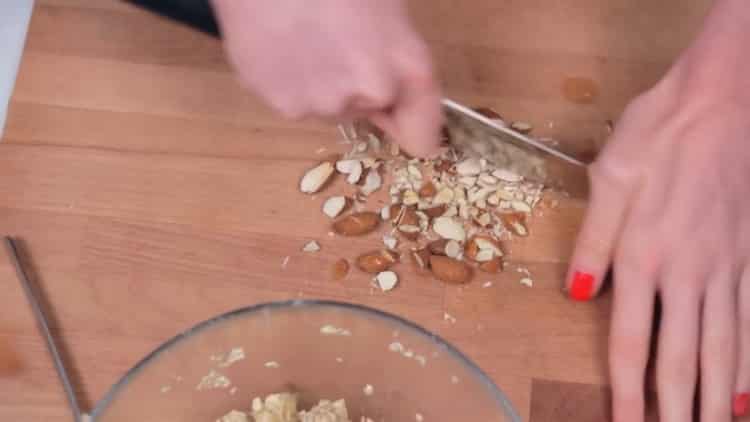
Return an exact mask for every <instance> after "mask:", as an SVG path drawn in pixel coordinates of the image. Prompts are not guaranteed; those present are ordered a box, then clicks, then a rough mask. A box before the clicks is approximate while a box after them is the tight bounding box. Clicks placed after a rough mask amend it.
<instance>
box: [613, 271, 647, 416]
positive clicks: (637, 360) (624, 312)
mask: <svg viewBox="0 0 750 422" xmlns="http://www.w3.org/2000/svg"><path fill="white" fill-rule="evenodd" d="M638 268H639V267H638V266H636V265H631V264H630V263H629V262H623V261H619V260H618V261H617V264H615V274H616V277H617V281H616V283H615V285H614V288H615V295H614V302H613V307H612V320H611V329H610V336H609V367H610V375H611V380H612V417H613V420H614V422H642V421H643V418H644V414H645V399H644V376H645V372H646V365H647V363H648V356H649V346H650V339H651V324H652V320H653V313H654V297H655V294H656V292H655V290H654V287H653V286H654V285H655V283H653V282H651V280H649V278H648V275H647V274H645V273H642V272H640V271H639V269H638Z"/></svg>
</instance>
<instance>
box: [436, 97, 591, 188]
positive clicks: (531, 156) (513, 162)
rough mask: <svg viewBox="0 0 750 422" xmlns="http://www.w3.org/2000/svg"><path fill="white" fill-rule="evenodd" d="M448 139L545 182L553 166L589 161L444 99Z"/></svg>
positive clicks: (453, 143)
mask: <svg viewBox="0 0 750 422" xmlns="http://www.w3.org/2000/svg"><path fill="white" fill-rule="evenodd" d="M443 111H444V113H445V118H446V130H447V131H448V138H449V139H448V140H449V142H450V143H451V145H453V146H454V147H455V148H457V149H459V150H460V151H462V152H464V153H465V154H467V155H470V156H476V157H479V158H484V159H486V160H488V161H490V162H492V163H493V164H495V165H497V166H499V167H503V168H506V169H508V170H511V171H513V172H515V173H517V174H519V175H521V176H524V177H525V178H527V179H530V180H533V181H538V182H544V181H545V179H546V178H547V174H548V171H547V170H548V168H549V167H559V164H561V163H565V164H567V165H570V166H576V167H579V166H580V167H584V166H585V165H586V164H585V163H583V162H582V161H580V160H578V159H577V158H575V157H573V156H571V155H570V154H567V153H565V152H563V151H560V150H558V149H555V148H553V147H551V146H549V145H546V144H544V143H542V142H540V141H538V140H536V139H533V138H530V137H528V136H525V135H523V134H522V133H520V132H518V131H516V130H513V129H511V128H508V127H507V126H505V125H504V124H503V123H502V122H499V121H497V120H495V119H492V118H489V117H487V116H484V115H482V114H481V113H479V112H477V111H475V110H472V109H471V108H469V107H466V106H464V105H461V104H459V103H457V102H455V101H452V100H449V99H443Z"/></svg>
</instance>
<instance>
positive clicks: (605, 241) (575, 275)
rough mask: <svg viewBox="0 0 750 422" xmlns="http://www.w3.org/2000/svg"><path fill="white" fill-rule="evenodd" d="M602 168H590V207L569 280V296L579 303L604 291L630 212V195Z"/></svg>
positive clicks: (567, 284)
mask: <svg viewBox="0 0 750 422" xmlns="http://www.w3.org/2000/svg"><path fill="white" fill-rule="evenodd" d="M600 166H601V163H600V162H596V163H594V164H592V166H591V167H590V168H589V180H590V182H589V183H590V185H591V195H590V201H589V206H588V209H587V211H586V216H585V218H584V220H583V225H582V226H581V231H580V232H579V234H578V239H577V240H576V246H575V250H574V252H573V256H572V258H571V262H570V268H569V269H568V275H567V277H566V283H565V287H566V290H567V292H568V296H569V297H570V298H571V299H572V300H575V301H587V300H590V299H591V298H593V297H594V296H596V295H597V294H598V292H599V290H600V289H601V287H602V284H603V281H604V278H605V276H606V275H607V272H608V271H609V268H610V265H611V263H612V259H613V256H614V252H615V248H616V247H617V241H618V239H619V237H620V232H621V230H622V226H623V224H624V221H625V218H626V214H627V209H628V205H627V204H628V200H629V192H627V191H626V189H625V188H624V187H623V185H622V184H619V183H617V182H615V181H614V178H613V177H611V176H608V175H607V174H608V172H607V171H606V170H605V171H603V172H602V171H599V169H600Z"/></svg>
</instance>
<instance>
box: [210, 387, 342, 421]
mask: <svg viewBox="0 0 750 422" xmlns="http://www.w3.org/2000/svg"><path fill="white" fill-rule="evenodd" d="M216 422H351V420H350V419H349V413H348V411H347V409H346V402H345V401H344V400H343V399H341V400H336V401H330V400H321V401H320V402H319V403H318V404H317V405H316V406H314V407H313V408H312V409H310V410H308V411H305V410H302V411H297V395H296V394H292V393H278V394H271V395H269V396H267V397H266V398H265V399H261V398H260V397H256V398H255V399H253V403H252V410H251V412H250V413H249V414H247V413H244V412H241V411H239V410H232V411H231V412H229V413H227V414H226V415H224V416H222V417H221V418H219V419H217V421H216Z"/></svg>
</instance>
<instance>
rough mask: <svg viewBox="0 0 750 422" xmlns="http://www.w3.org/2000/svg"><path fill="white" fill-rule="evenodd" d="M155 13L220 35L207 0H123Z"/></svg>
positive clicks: (215, 35) (213, 34)
mask: <svg viewBox="0 0 750 422" xmlns="http://www.w3.org/2000/svg"><path fill="white" fill-rule="evenodd" d="M125 1H126V2H128V3H132V4H134V5H136V6H140V7H142V8H144V9H147V10H150V11H152V12H154V13H156V14H159V15H161V16H164V17H166V18H169V19H172V20H174V21H177V22H181V23H183V24H185V25H188V26H190V27H192V28H195V29H197V30H200V31H203V32H205V33H206V34H209V35H212V36H214V37H217V38H219V37H221V33H220V32H219V25H218V23H217V22H216V15H215V14H214V11H213V8H212V7H211V2H210V1H209V0H125ZM240 1H242V0H240Z"/></svg>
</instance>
